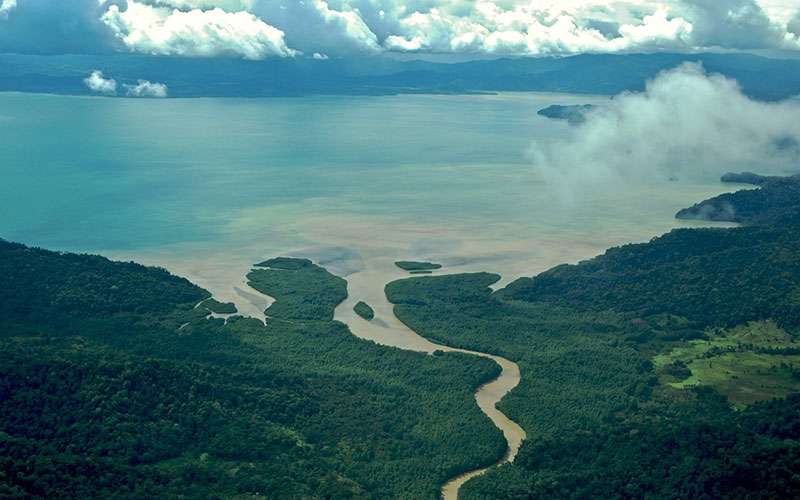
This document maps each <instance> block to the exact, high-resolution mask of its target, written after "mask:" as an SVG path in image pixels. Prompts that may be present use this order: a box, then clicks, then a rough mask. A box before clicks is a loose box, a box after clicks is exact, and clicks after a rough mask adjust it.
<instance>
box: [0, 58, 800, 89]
mask: <svg viewBox="0 0 800 500" xmlns="http://www.w3.org/2000/svg"><path fill="white" fill-rule="evenodd" d="M683 62H700V63H702V64H703V66H704V67H705V68H706V69H707V70H708V71H709V72H713V73H721V74H724V75H726V76H728V77H731V78H735V79H736V80H737V81H738V82H739V83H740V85H741V86H742V88H743V89H744V91H745V92H746V93H747V94H748V95H750V96H751V97H755V98H758V99H762V100H780V99H784V98H787V97H790V96H794V95H798V94H800V60H784V59H770V58H765V57H760V56H755V55H748V54H666V53H659V54H629V55H607V54H606V55H602V54H595V55H577V56H572V57H545V58H506V59H493V60H476V61H469V62H460V63H441V62H429V61H399V60H396V59H392V58H387V57H373V58H359V59H329V60H312V59H267V60H264V61H246V60H240V59H187V58H167V57H155V56H140V55H130V54H117V55H60V56H31V55H14V54H1V55H0V91H22V92H45V93H55V94H76V95H87V94H90V93H91V91H90V90H89V89H88V88H87V87H86V85H85V84H84V82H83V79H84V78H85V77H86V76H87V75H88V74H89V73H90V72H91V71H93V70H96V69H97V70H101V71H103V73H104V74H105V75H106V76H107V77H109V78H114V79H115V80H116V81H117V82H118V83H120V84H123V85H124V84H136V83H137V81H138V80H140V79H145V80H150V81H153V82H161V83H164V84H166V85H167V86H168V87H169V95H170V97H200V96H218V97H262V96H300V95H315V94H320V95H321V94H334V95H335V94H345V95H387V94H401V93H477V92H501V91H541V92H566V93H577V94H601V95H614V94H617V93H619V92H622V91H625V90H631V91H636V90H641V89H643V88H644V86H645V83H646V81H647V80H649V79H651V78H653V77H654V76H655V75H657V74H658V73H659V72H660V71H663V70H665V69H668V68H672V67H675V66H677V65H679V64H681V63H683Z"/></svg>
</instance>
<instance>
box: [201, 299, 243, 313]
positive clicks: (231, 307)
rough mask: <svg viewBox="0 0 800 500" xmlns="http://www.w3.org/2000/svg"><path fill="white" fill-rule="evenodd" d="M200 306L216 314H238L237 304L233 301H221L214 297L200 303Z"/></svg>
mask: <svg viewBox="0 0 800 500" xmlns="http://www.w3.org/2000/svg"><path fill="white" fill-rule="evenodd" d="M198 306H199V307H202V308H204V309H206V310H207V311H208V312H212V313H216V314H236V312H237V311H236V305H235V304H234V303H232V302H220V301H218V300H216V299H214V298H211V299H206V300H204V301H203V302H201V303H200V304H198Z"/></svg>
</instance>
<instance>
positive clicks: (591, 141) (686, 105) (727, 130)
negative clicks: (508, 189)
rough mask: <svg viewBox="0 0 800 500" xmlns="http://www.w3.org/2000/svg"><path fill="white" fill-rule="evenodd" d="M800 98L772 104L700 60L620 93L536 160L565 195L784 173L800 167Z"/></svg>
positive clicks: (534, 153) (543, 148) (534, 155)
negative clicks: (632, 184)
mask: <svg viewBox="0 0 800 500" xmlns="http://www.w3.org/2000/svg"><path fill="white" fill-rule="evenodd" d="M799 145H800V101H797V100H793V101H786V102H780V103H764V102H760V101H754V100H752V99H750V98H748V97H746V96H745V95H743V94H742V92H741V90H740V89H739V87H738V85H737V84H736V82H735V81H732V80H729V79H726V78H725V77H723V76H720V75H710V74H707V73H706V72H705V71H704V70H703V68H702V67H701V66H699V65H697V64H685V65H683V66H680V67H678V68H676V69H674V70H671V71H668V72H665V73H662V74H661V75H659V76H658V77H657V78H655V79H654V80H653V81H651V82H650V83H649V84H648V85H647V89H646V90H645V91H644V92H642V93H627V94H622V95H619V96H617V97H615V98H614V99H613V100H611V101H610V102H609V103H608V105H606V106H603V107H600V108H597V110H595V111H593V112H590V113H589V114H588V115H587V120H586V122H585V123H583V124H582V125H580V126H576V127H571V129H570V131H569V133H568V136H567V137H566V138H563V139H561V140H557V141H555V142H551V143H548V144H540V145H536V146H534V147H533V148H532V149H531V151H530V158H531V160H532V162H533V165H534V167H535V168H536V169H538V170H539V171H540V172H542V174H543V176H544V178H545V179H546V180H547V181H548V182H550V183H552V184H553V185H554V186H556V187H559V188H561V189H562V190H563V192H564V193H565V194H569V193H573V192H574V191H576V190H577V191H580V190H588V189H598V188H600V187H602V186H614V185H619V184H624V183H625V182H627V181H631V180H647V179H653V178H660V179H669V178H677V179H681V180H687V179H692V178H695V179H696V178H700V177H703V178H708V177H713V178H718V177H719V176H720V175H721V174H722V173H724V172H726V171H740V170H751V171H756V172H760V173H784V172H786V171H787V170H791V169H792V168H794V169H797V168H798V165H800V146H799Z"/></svg>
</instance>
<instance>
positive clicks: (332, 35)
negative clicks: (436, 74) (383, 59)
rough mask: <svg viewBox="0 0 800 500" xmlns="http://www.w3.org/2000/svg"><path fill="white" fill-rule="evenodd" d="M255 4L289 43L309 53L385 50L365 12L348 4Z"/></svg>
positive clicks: (285, 0)
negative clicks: (365, 17) (366, 18)
mask: <svg viewBox="0 0 800 500" xmlns="http://www.w3.org/2000/svg"><path fill="white" fill-rule="evenodd" d="M332 3H333V2H327V1H324V0H303V1H297V0H255V1H254V2H253V6H252V11H253V12H254V13H255V14H257V15H258V16H260V17H261V18H262V19H268V20H269V22H270V23H271V24H272V25H274V26H276V27H278V28H280V29H281V30H283V31H284V32H286V40H287V43H288V44H289V45H290V46H292V47H295V48H297V49H299V50H301V51H303V52H305V53H309V54H310V53H314V52H319V53H321V54H322V53H324V54H332V55H346V54H353V53H375V52H379V51H380V50H381V46H380V44H379V41H378V38H377V36H376V35H375V33H374V32H373V31H372V29H371V28H370V27H369V26H368V25H367V23H366V22H365V21H364V19H363V17H362V14H361V11H360V10H359V9H358V8H356V7H354V6H352V5H351V4H350V2H348V1H338V2H337V7H338V8H335V7H334V6H333V5H332Z"/></svg>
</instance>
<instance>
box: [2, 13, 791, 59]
mask: <svg viewBox="0 0 800 500" xmlns="http://www.w3.org/2000/svg"><path fill="white" fill-rule="evenodd" d="M0 2H2V3H0V17H2V16H5V17H8V19H6V20H5V21H4V30H1V31H0V51H6V52H37V53H40V52H44V53H50V52H59V51H60V52H76V53H85V52H89V53H95V52H108V51H114V50H130V51H135V52H141V53H148V54H163V55H179V56H217V55H223V56H235V57H245V58H248V59H261V58H264V57H270V56H278V57H288V56H293V55H297V54H299V53H300V52H303V53H306V54H314V53H320V54H327V55H331V56H342V55H352V54H364V53H367V54H374V53H380V52H385V51H400V52H445V53H453V52H456V53H467V54H469V53H476V54H514V55H542V54H555V55H560V54H574V53H582V52H637V51H652V50H703V49H708V48H725V49H735V50H738V49H743V50H749V49H789V50H800V33H798V32H800V20H798V18H796V17H795V18H794V19H793V17H794V16H796V15H797V12H796V10H797V8H796V6H794V5H792V6H791V7H787V6H786V5H787V3H786V1H785V0H402V1H401V0H70V1H59V0H25V1H24V2H19V1H18V0H0ZM17 3H19V5H17V6H16V7H14V6H15V5H16V4H17ZM12 12H13V15H9V13H12Z"/></svg>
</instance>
